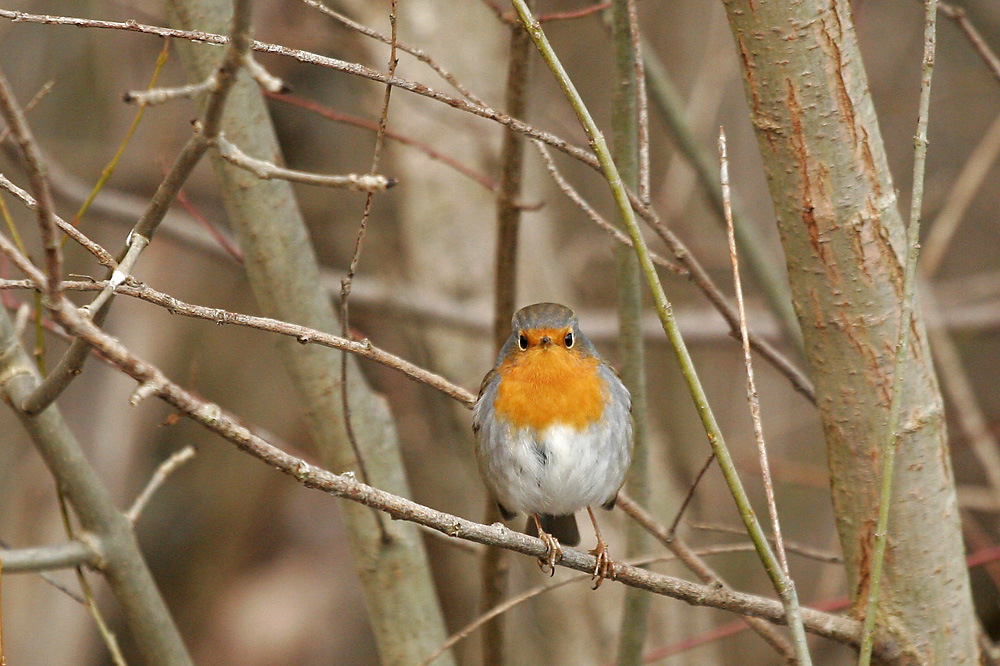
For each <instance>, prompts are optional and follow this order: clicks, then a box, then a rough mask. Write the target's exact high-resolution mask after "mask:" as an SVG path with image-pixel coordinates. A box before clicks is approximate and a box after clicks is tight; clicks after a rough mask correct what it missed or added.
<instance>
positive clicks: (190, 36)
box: [0, 9, 816, 404]
mask: <svg viewBox="0 0 1000 666" xmlns="http://www.w3.org/2000/svg"><path fill="white" fill-rule="evenodd" d="M0 18H7V19H11V20H14V21H23V22H31V23H43V24H55V25H72V26H80V27H89V28H98V29H111V30H127V31H132V32H141V33H146V34H153V35H158V36H161V37H173V38H178V39H186V40H189V41H195V42H203V43H206V44H214V45H222V44H226V43H228V41H229V40H228V38H226V37H225V36H223V35H218V34H215V33H207V32H202V31H190V30H177V29H173V28H162V27H159V26H150V25H144V24H140V23H136V22H130V21H126V22H115V21H99V20H92V19H81V18H75V17H66V16H48V15H39V14H29V13H27V12H15V11H10V10H3V9H0ZM253 49H254V50H255V51H260V52H264V53H275V54H278V55H283V56H287V57H290V58H294V59H295V60H298V61H299V62H303V63H309V64H313V65H318V66H321V67H327V68H330V69H333V70H336V71H340V72H345V73H348V74H352V75H356V76H361V77H364V78H367V79H369V80H372V81H375V82H378V83H389V84H391V85H393V86H394V87H397V88H401V89H403V90H407V91H409V92H412V93H414V94H417V95H422V96H424V97H428V98H429V99H433V100H435V101H438V102H441V103H443V104H446V105H448V106H450V107H452V108H455V109H458V110H460V111H465V112H468V113H471V114H473V115H476V116H479V117H480V118H485V119H487V120H491V121H494V122H497V123H499V124H501V125H504V126H506V127H510V128H511V129H513V130H515V131H517V132H520V133H522V134H524V135H525V136H527V137H529V138H535V139H538V140H540V141H543V142H544V143H546V144H547V145H549V146H551V147H553V148H555V149H557V150H560V151H562V152H564V153H566V154H567V155H569V156H571V157H573V158H574V159H577V160H579V161H580V162H582V163H583V164H586V165H587V166H589V167H591V168H593V169H596V170H600V169H601V165H600V163H599V161H598V160H597V158H596V157H595V156H594V154H593V153H591V152H589V151H587V150H586V149H584V148H581V147H579V146H576V145H573V144H571V143H569V142H568V141H566V140H565V139H562V138H561V137H559V136H556V135H555V134H552V133H550V132H545V131H543V130H540V129H538V128H536V127H533V126H532V125H529V124H527V123H525V122H523V121H521V120H518V119H517V118H512V117H510V116H508V115H506V114H503V113H500V112H498V111H496V110H495V109H492V108H490V107H487V106H480V105H477V104H474V103H471V102H468V101H466V100H463V99H458V98H455V97H451V96H449V95H445V94H444V93H441V92H439V91H436V90H433V89H431V88H428V87H427V86H424V85H422V84H419V83H415V82H412V81H407V80H404V79H398V78H393V77H387V76H386V75H385V74H382V73H381V72H378V71H376V70H374V69H371V68H368V67H364V66H362V65H358V64H355V63H349V62H345V61H343V60H338V59H336V58H329V57H326V56H320V55H317V54H315V53H310V52H308V51H302V50H299V49H290V48H287V47H284V46H280V45H277V44H269V43H266V42H257V41H255V42H253ZM628 194H629V200H630V202H631V204H632V205H633V206H634V207H635V209H636V211H637V212H638V214H639V216H640V217H641V218H642V219H643V220H644V221H646V222H647V223H648V224H649V225H650V226H651V227H652V228H653V229H654V231H656V233H657V234H658V235H659V236H660V237H661V238H662V239H663V240H664V242H666V243H667V244H668V246H669V247H670V248H671V251H672V252H674V254H675V255H676V256H677V257H678V259H679V260H680V261H681V262H682V263H684V265H685V266H686V267H687V268H688V269H689V270H690V271H691V278H690V279H691V280H692V282H694V284H696V285H697V286H698V287H699V288H700V289H702V291H704V292H705V294H706V296H707V297H708V299H709V301H710V302H711V303H712V304H713V305H714V306H715V307H716V308H718V309H719V311H720V312H721V313H722V315H723V317H725V318H726V320H727V321H728V322H729V324H730V326H731V328H732V330H733V332H734V333H735V331H736V330H737V329H738V321H737V317H736V314H735V310H734V309H733V308H732V307H731V306H729V304H728V303H726V300H725V298H724V297H723V296H722V294H721V292H719V291H718V288H717V287H716V286H715V284H714V282H713V281H712V280H711V278H710V277H709V275H708V273H707V271H705V270H704V268H702V267H701V265H700V264H699V263H698V262H697V261H696V260H695V259H694V257H693V256H692V255H691V253H690V251H689V250H688V249H687V248H686V247H685V246H684V244H683V243H682V242H681V241H680V239H679V238H677V237H676V235H674V234H673V232H671V231H670V230H669V229H667V228H666V227H665V226H664V225H663V223H662V221H661V220H660V219H659V216H658V215H657V214H656V212H655V210H653V209H652V208H651V207H649V206H645V205H643V203H642V202H641V201H640V200H639V199H638V197H636V196H635V195H634V194H633V193H628ZM160 219H162V217H161V218H160ZM751 340H752V342H753V346H754V349H755V350H757V351H758V352H759V353H760V354H761V355H762V356H763V357H764V358H766V359H767V360H768V361H769V362H770V363H772V365H774V367H775V368H776V369H777V370H778V371H779V372H780V373H781V374H783V375H785V376H786V377H787V378H788V379H789V381H791V383H792V386H793V387H794V388H795V389H796V390H797V391H798V392H799V393H801V394H802V395H803V396H805V397H806V398H807V399H808V400H809V401H810V402H813V403H814V404H815V402H816V393H815V390H814V389H813V386H812V383H811V382H810V381H809V379H808V378H807V377H806V376H805V374H804V373H803V372H802V371H801V370H799V369H798V368H797V367H795V364H793V363H792V362H791V361H790V360H788V359H787V358H786V357H785V356H784V355H783V354H781V353H780V352H779V351H777V350H776V349H775V348H774V347H773V346H772V345H770V344H769V343H768V342H767V341H766V340H763V339H762V338H760V337H759V336H757V335H752V336H751Z"/></svg>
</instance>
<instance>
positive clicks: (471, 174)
mask: <svg viewBox="0 0 1000 666" xmlns="http://www.w3.org/2000/svg"><path fill="white" fill-rule="evenodd" d="M267 97H268V99H273V100H277V101H279V102H285V103H287V104H292V105H293V106H298V107H301V108H303V109H307V110H309V111H312V112H313V113H316V114H318V115H320V116H322V117H324V118H326V119H328V120H332V121H333V122H335V123H343V124H345V125H353V126H354V127H361V128H363V129H366V130H371V131H372V132H377V131H378V123H377V122H374V121H371V120H367V119H365V118H359V117H358V116H354V115H351V114H349V113H342V112H340V111H335V110H333V109H331V108H330V107H328V106H324V105H323V104H320V103H319V102H315V101H313V100H311V99H306V98H305V97H299V96H297V95H274V94H271V93H267ZM385 137H386V138H387V139H392V140H393V141H397V142H399V143H401V144H403V145H406V146H410V147H412V148H416V149H417V150H419V151H420V152H422V153H423V154H425V155H427V157H429V158H431V159H432V160H437V161H438V162H441V163H442V164H444V165H445V166H449V167H451V168H452V169H454V170H455V171H457V172H458V173H460V174H462V175H463V176H465V177H466V178H469V179H471V180H473V181H475V182H476V183H479V184H480V185H482V186H483V187H485V188H486V189H488V190H490V191H491V192H496V191H497V188H498V187H499V185H498V184H497V182H496V181H495V180H493V179H492V178H490V177H489V176H487V175H485V174H482V173H480V172H478V171H476V170H474V169H472V168H471V167H468V166H466V165H464V164H462V163H461V162H459V161H458V160H455V159H452V158H451V157H448V156H447V155H445V154H443V153H441V152H439V151H438V150H437V149H435V148H434V146H432V145H431V144H429V143H425V142H423V141H418V140H416V139H413V138H411V137H408V136H406V135H405V134H400V133H399V132H395V131H393V130H391V129H389V128H388V127H387V128H386V129H385Z"/></svg>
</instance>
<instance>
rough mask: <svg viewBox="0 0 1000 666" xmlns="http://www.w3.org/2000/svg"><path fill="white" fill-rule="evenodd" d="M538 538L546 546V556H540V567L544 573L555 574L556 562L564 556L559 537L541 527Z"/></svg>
mask: <svg viewBox="0 0 1000 666" xmlns="http://www.w3.org/2000/svg"><path fill="white" fill-rule="evenodd" d="M538 538H539V539H541V540H542V541H543V542H544V543H545V547H546V553H545V557H539V558H538V568H539V569H541V570H542V573H547V574H549V575H550V576H555V575H556V562H558V561H559V560H561V559H562V556H563V550H562V546H560V545H559V540H558V539H556V538H555V537H554V536H552V535H551V534H549V533H548V532H545V531H543V530H541V529H539V530H538Z"/></svg>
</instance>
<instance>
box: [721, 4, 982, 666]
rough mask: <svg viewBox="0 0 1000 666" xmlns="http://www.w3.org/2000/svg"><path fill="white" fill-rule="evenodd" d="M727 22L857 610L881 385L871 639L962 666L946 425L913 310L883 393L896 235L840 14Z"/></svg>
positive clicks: (965, 612) (853, 42)
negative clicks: (891, 435)
mask: <svg viewBox="0 0 1000 666" xmlns="http://www.w3.org/2000/svg"><path fill="white" fill-rule="evenodd" d="M726 9H727V13H728V16H729V21H730V25H731V27H732V30H733V34H734V36H735V40H736V47H737V50H738V54H739V57H740V60H741V63H742V66H743V77H744V83H745V89H746V97H747V103H748V105H749V107H750V116H751V120H752V122H753V125H754V127H755V130H756V134H757V140H758V142H759V145H760V151H761V155H762V157H763V160H764V166H765V169H766V171H767V178H768V183H769V186H770V189H771V196H772V198H773V200H774V208H775V214H776V216H777V222H778V228H779V231H780V234H781V241H782V244H783V245H784V249H785V256H786V260H787V264H788V273H789V279H790V281H791V287H792V296H793V300H794V304H795V310H796V313H797V315H798V319H799V324H800V326H801V327H802V334H803V339H804V342H805V348H806V353H807V356H808V359H809V368H810V372H811V374H812V378H813V381H814V382H815V383H816V390H817V394H818V396H819V406H820V416H821V419H822V423H823V428H824V432H825V436H826V443H827V451H828V457H829V464H830V477H831V484H832V492H833V502H834V508H835V511H836V516H837V527H838V531H839V534H840V540H841V543H842V546H843V550H844V556H845V558H846V563H847V576H848V582H849V586H850V594H851V598H852V599H853V601H854V604H855V609H856V610H857V611H858V613H859V614H860V613H862V612H863V609H864V605H865V603H866V599H867V595H868V584H869V579H868V575H869V558H870V555H871V551H872V543H873V538H874V535H873V532H874V525H875V521H876V517H877V513H878V496H879V480H880V477H881V464H882V463H881V446H882V444H883V442H884V441H885V438H886V427H887V419H888V408H889V403H890V395H891V390H892V387H893V384H895V386H896V387H897V390H900V391H903V392H904V394H903V395H904V397H903V407H902V409H903V412H902V419H901V426H900V430H901V435H900V438H899V455H898V464H897V467H896V470H895V474H896V480H895V493H894V497H893V500H892V506H891V514H890V528H889V546H888V552H887V557H886V569H885V573H884V580H883V583H884V584H883V586H882V595H881V600H880V603H879V613H880V615H879V619H880V626H884V627H886V628H888V629H889V631H891V632H892V633H893V634H894V635H895V636H896V638H897V639H898V640H900V642H901V644H902V645H903V646H904V650H905V651H906V653H907V656H908V661H909V662H911V663H922V664H973V663H975V661H976V659H977V648H976V641H975V626H976V623H975V616H974V612H973V608H972V600H971V595H970V590H969V576H968V570H967V568H966V565H965V558H964V549H963V545H962V533H961V528H960V524H959V514H958V506H957V503H956V498H955V486H954V481H953V478H952V470H951V461H950V457H949V452H948V446H947V441H946V433H945V424H944V410H943V404H942V400H941V395H940V392H939V389H938V385H937V380H936V378H935V376H934V370H933V366H932V363H931V355H930V351H929V349H928V344H927V336H926V334H925V330H924V324H923V321H922V319H921V315H920V312H919V311H917V312H916V313H915V315H914V323H913V331H912V333H913V344H912V345H911V349H910V354H909V358H907V360H906V364H905V368H904V369H903V373H902V376H901V377H900V378H899V379H898V381H896V382H893V378H892V372H893V354H894V348H895V344H896V339H897V336H898V333H899V313H900V302H901V295H902V283H903V261H904V259H903V257H904V248H905V229H904V226H903V221H902V219H901V217H900V213H899V209H898V206H897V201H896V196H895V190H894V189H893V184H892V179H891V176H890V174H889V169H888V165H887V163H886V157H885V151H884V148H883V145H882V138H881V135H880V133H879V128H878V123H877V120H876V117H875V111H874V108H873V105H872V100H871V94H870V92H869V90H868V84H867V80H866V76H865V71H864V67H863V65H862V62H861V57H860V53H859V51H858V44H857V39H856V36H855V34H854V28H853V26H852V23H851V15H850V7H849V5H848V3H847V2H846V0H843V1H842V0H806V1H804V2H798V3H785V2H773V1H772V2H769V1H768V0H726ZM913 66H914V67H917V66H919V63H914V64H913Z"/></svg>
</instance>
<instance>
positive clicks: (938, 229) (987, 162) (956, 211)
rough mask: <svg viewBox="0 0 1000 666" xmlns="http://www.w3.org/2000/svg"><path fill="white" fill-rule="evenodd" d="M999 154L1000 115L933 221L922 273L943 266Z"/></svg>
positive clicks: (921, 258)
mask: <svg viewBox="0 0 1000 666" xmlns="http://www.w3.org/2000/svg"><path fill="white" fill-rule="evenodd" d="M998 155H1000V114H998V115H997V117H996V118H995V119H994V120H993V123H992V124H991V125H990V127H989V129H987V130H986V133H985V134H984V135H983V138H982V139H981V140H980V141H979V144H978V145H977V146H976V148H975V150H973V151H972V154H971V155H969V158H968V159H967V160H966V161H965V164H964V165H963V166H962V170H961V171H960V172H959V174H958V177H956V178H955V183H954V185H952V187H951V189H950V190H949V191H948V195H947V196H946V197H945V200H944V204H943V205H942V206H941V211H940V212H939V213H938V214H937V217H935V218H934V222H933V224H931V228H930V231H929V232H928V233H927V238H926V239H925V240H924V242H923V250H922V251H921V253H920V254H921V256H920V274H921V275H923V276H924V277H927V278H930V277H933V275H934V274H935V273H937V270H938V268H940V267H941V261H942V260H943V259H944V256H945V253H946V252H947V251H948V247H949V245H950V244H951V240H952V238H954V236H955V232H956V231H958V225H959V224H961V222H962V218H963V217H965V213H966V211H967V210H968V209H969V205H970V204H971V203H972V200H973V198H974V197H975V195H976V192H978V191H979V188H980V187H982V185H983V182H985V180H986V178H987V176H989V174H990V170H991V169H992V168H993V164H994V163H995V162H996V160H997V156H998Z"/></svg>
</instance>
